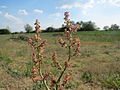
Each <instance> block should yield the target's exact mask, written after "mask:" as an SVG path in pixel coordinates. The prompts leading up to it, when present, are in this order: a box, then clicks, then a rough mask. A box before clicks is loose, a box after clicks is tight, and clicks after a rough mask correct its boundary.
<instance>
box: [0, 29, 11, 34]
mask: <svg viewBox="0 0 120 90" xmlns="http://www.w3.org/2000/svg"><path fill="white" fill-rule="evenodd" d="M10 33H11V32H10V31H9V30H8V29H0V34H10Z"/></svg>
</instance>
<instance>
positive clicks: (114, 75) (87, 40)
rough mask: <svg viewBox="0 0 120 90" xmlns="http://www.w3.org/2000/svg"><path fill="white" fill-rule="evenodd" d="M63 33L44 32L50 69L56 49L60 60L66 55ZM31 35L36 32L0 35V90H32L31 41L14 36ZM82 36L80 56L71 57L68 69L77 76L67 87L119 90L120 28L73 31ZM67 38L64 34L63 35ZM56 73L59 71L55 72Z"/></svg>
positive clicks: (48, 68)
mask: <svg viewBox="0 0 120 90" xmlns="http://www.w3.org/2000/svg"><path fill="white" fill-rule="evenodd" d="M58 33H59V34H61V32H55V33H54V32H49V33H41V34H40V35H41V37H42V39H44V40H47V45H46V49H45V63H46V65H47V66H46V68H45V69H47V70H52V71H54V69H53V68H50V67H49V65H50V64H52V63H48V62H47V61H50V62H51V54H52V52H53V51H56V52H58V58H59V60H60V61H62V60H64V59H65V58H66V57H67V56H66V53H67V51H65V50H64V49H63V48H61V47H60V45H59V44H58V40H57V38H58V36H59V35H58V36H55V34H58ZM21 35H22V36H27V37H32V36H33V34H31V33H28V34H10V35H0V90H32V89H33V87H34V86H33V82H32V80H31V78H30V76H31V67H32V63H31V62H32V61H31V57H30V56H31V54H32V53H31V52H32V49H31V48H30V46H29V45H28V42H26V41H23V40H20V39H11V38H13V37H18V36H21ZM74 35H75V36H78V37H80V40H81V51H80V56H76V57H74V58H72V60H71V61H72V66H71V67H70V68H69V71H71V72H72V74H73V76H74V78H72V79H71V80H70V82H69V83H68V84H67V86H66V89H68V90H119V89H120V31H89V32H85V31H83V32H78V33H76V34H74ZM63 37H64V36H63ZM54 72H55V73H56V71H54Z"/></svg>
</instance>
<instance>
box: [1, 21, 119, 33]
mask: <svg viewBox="0 0 120 90" xmlns="http://www.w3.org/2000/svg"><path fill="white" fill-rule="evenodd" d="M71 23H72V24H73V25H80V29H78V31H97V30H100V28H99V27H97V25H96V24H95V22H92V21H87V22H84V21H80V22H74V21H71ZM65 28H66V26H65V25H62V26H61V27H60V28H54V27H47V28H46V29H45V30H42V31H43V32H63V31H64V29H65ZM24 29H25V31H26V33H34V32H35V31H34V30H33V28H32V26H31V25H29V24H26V25H25V26H24ZM103 30H105V31H117V30H120V26H119V25H117V24H112V25H111V26H104V27H103ZM10 33H11V32H10V30H9V28H5V29H0V34H10ZM17 33H24V32H23V31H21V32H13V34H17Z"/></svg>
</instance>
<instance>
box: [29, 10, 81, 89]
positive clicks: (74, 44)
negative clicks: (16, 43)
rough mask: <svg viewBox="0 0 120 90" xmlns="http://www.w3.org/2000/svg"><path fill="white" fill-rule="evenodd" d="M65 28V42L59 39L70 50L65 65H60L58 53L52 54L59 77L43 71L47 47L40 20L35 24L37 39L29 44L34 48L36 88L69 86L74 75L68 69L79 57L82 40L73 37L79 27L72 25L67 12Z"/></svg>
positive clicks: (33, 77)
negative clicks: (43, 38) (41, 36)
mask: <svg viewBox="0 0 120 90" xmlns="http://www.w3.org/2000/svg"><path fill="white" fill-rule="evenodd" d="M64 15H65V18H64V20H65V26H66V29H65V31H64V35H65V40H63V39H62V37H59V38H58V42H59V43H60V45H61V47H63V48H65V49H67V50H68V53H67V54H68V58H67V60H66V61H64V63H63V64H62V63H60V62H59V60H58V58H57V52H53V54H52V61H53V64H54V66H55V67H56V71H57V72H58V74H57V75H55V73H53V72H46V71H43V67H45V63H44V57H45V56H44V55H45V54H44V49H45V45H46V40H43V41H42V39H41V38H40V34H39V32H41V30H40V25H39V24H40V23H39V22H38V20H36V22H35V31H36V34H35V37H34V38H35V39H34V40H33V39H32V38H29V40H28V42H29V44H30V45H31V46H32V48H33V54H32V61H33V67H32V75H31V78H32V80H33V82H34V83H35V87H39V88H43V87H45V88H46V90H63V89H64V88H65V86H66V84H67V82H68V81H69V80H70V79H71V77H72V73H68V72H67V69H68V68H69V67H70V66H71V63H70V61H71V58H72V57H74V56H78V55H79V53H80V40H79V38H78V37H77V38H75V37H73V35H72V34H73V33H76V32H77V29H78V28H79V25H72V24H71V21H70V19H69V15H70V13H69V12H65V14H64Z"/></svg>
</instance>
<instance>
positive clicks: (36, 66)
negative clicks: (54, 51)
mask: <svg viewBox="0 0 120 90" xmlns="http://www.w3.org/2000/svg"><path fill="white" fill-rule="evenodd" d="M39 24H40V22H38V20H36V22H35V24H34V25H35V31H36V34H35V36H34V39H31V38H29V39H28V43H29V44H30V45H31V46H32V47H33V54H32V61H33V68H32V75H31V78H32V80H33V81H34V82H36V81H39V80H43V78H44V77H42V76H41V77H40V76H39V73H40V63H41V62H43V60H44V47H45V45H46V40H44V41H41V42H40V40H41V38H40V35H39V32H41V30H40V25H39Z"/></svg>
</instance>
